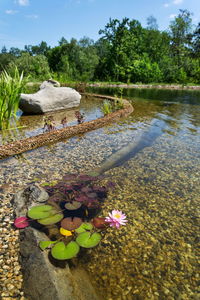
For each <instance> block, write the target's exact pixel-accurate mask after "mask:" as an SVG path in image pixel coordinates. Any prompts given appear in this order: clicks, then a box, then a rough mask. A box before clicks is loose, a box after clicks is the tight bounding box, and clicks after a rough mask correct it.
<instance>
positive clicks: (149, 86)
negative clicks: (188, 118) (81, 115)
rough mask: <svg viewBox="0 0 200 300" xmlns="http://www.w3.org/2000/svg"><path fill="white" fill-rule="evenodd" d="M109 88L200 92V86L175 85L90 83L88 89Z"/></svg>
mask: <svg viewBox="0 0 200 300" xmlns="http://www.w3.org/2000/svg"><path fill="white" fill-rule="evenodd" d="M87 86H89V87H105V88H106V87H108V88H116V87H118V88H124V89H163V90H164V89H166V90H200V85H191V86H190V85H178V84H177V85H175V84H125V83H120V84H118V83H116V84H114V83H111V84H109V83H100V82H99V83H89V84H87V85H86V87H87Z"/></svg>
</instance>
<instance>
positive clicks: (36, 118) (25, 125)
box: [0, 97, 102, 144]
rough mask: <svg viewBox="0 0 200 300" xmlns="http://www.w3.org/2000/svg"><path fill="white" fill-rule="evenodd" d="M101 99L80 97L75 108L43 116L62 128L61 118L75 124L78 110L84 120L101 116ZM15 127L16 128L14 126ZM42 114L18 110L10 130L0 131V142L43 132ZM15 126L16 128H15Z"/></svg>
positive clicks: (68, 123)
mask: <svg viewBox="0 0 200 300" xmlns="http://www.w3.org/2000/svg"><path fill="white" fill-rule="evenodd" d="M101 105H102V101H101V100H99V99H97V98H86V97H82V99H81V104H80V106H79V107H77V108H73V109H66V110H60V111H56V112H54V113H53V114H52V113H51V112H50V113H47V114H45V116H52V115H53V118H54V122H55V127H56V128H57V129H59V128H62V125H61V120H62V119H63V118H64V117H66V118H67V125H68V126H72V125H76V124H77V120H76V118H75V114H74V113H75V111H76V110H79V111H80V112H81V113H83V114H84V115H85V121H91V120H94V119H97V118H99V117H101V116H102V112H101V110H100V107H101ZM16 127H17V128H16ZM43 127H44V115H29V116H27V115H23V114H22V111H20V110H19V111H18V121H17V122H14V121H13V124H11V126H10V128H11V129H10V130H4V131H3V132H0V144H3V143H7V142H9V141H13V140H18V139H24V138H27V137H30V136H34V135H38V134H42V133H43V132H44V130H43ZM15 128H16V129H15Z"/></svg>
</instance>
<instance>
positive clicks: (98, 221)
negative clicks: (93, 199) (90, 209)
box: [92, 218, 108, 229]
mask: <svg viewBox="0 0 200 300" xmlns="http://www.w3.org/2000/svg"><path fill="white" fill-rule="evenodd" d="M92 224H93V225H94V227H96V228H99V229H103V228H106V227H108V226H107V223H106V221H105V218H94V219H93V220H92Z"/></svg>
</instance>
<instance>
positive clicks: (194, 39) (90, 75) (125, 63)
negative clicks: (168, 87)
mask: <svg viewBox="0 0 200 300" xmlns="http://www.w3.org/2000/svg"><path fill="white" fill-rule="evenodd" d="M99 35H100V38H99V39H98V40H97V41H96V42H94V41H93V40H92V39H90V38H88V37H83V38H82V39H80V40H79V41H77V40H76V39H74V38H72V39H71V40H70V41H69V42H68V41H67V40H66V39H65V38H64V37H62V38H61V39H60V40H59V42H58V45H57V46H55V47H50V46H48V45H47V43H46V42H45V41H42V42H41V43H40V44H39V45H34V46H33V45H25V46H24V49H23V50H20V49H18V48H15V47H11V48H10V49H9V50H7V49H6V47H5V46H4V47H3V48H2V50H1V53H0V71H3V70H5V69H6V70H7V71H10V72H12V71H13V70H14V69H15V66H17V67H18V69H19V71H20V72H21V71H23V72H24V75H25V76H26V75H29V76H30V77H31V78H33V79H39V80H41V79H47V78H49V77H53V78H56V79H58V80H60V81H61V82H66V81H69V80H71V81H72V80H73V81H112V82H114V81H115V82H116V81H117V82H118V81H120V82H126V83H152V82H154V83H159V82H166V83H189V82H192V83H197V84H198V83H200V23H198V25H197V26H196V27H195V26H194V25H193V24H192V14H191V13H190V12H189V11H188V10H180V11H179V14H178V15H177V16H176V17H175V18H174V20H172V21H171V22H170V25H169V28H168V30H166V31H160V30H158V25H157V21H156V19H155V18H154V17H153V16H150V17H149V18H148V19H147V26H146V27H143V26H142V25H141V23H140V22H139V21H137V20H134V19H133V20H130V19H128V18H124V19H123V20H118V19H110V20H109V22H108V23H107V24H106V26H105V28H104V29H101V30H100V31H99Z"/></svg>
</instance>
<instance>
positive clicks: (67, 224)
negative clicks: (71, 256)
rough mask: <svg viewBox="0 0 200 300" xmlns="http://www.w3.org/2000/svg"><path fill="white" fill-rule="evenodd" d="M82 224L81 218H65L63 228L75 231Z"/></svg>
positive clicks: (62, 223)
mask: <svg viewBox="0 0 200 300" xmlns="http://www.w3.org/2000/svg"><path fill="white" fill-rule="evenodd" d="M81 224H82V220H81V218H77V217H75V218H70V217H69V218H64V219H63V220H62V222H61V227H62V228H64V229H67V230H70V231H71V230H75V229H76V228H78V227H79V226H80V225H81Z"/></svg>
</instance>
